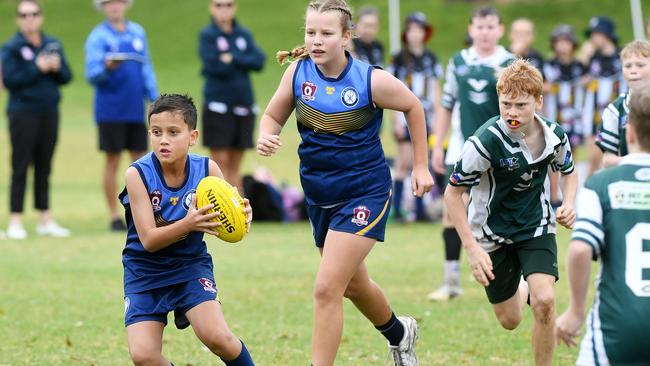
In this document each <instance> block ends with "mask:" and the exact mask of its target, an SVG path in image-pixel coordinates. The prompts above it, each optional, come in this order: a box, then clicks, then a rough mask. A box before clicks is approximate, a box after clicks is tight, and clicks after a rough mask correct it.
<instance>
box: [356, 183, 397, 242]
mask: <svg viewBox="0 0 650 366" xmlns="http://www.w3.org/2000/svg"><path fill="white" fill-rule="evenodd" d="M392 195H393V191H391V192H390V193H389V194H388V199H387V200H386V203H384V209H383V210H381V212H380V213H379V216H377V218H376V219H375V220H374V221H373V222H371V223H370V224H368V226H366V227H364V228H363V229H361V230H359V231H357V232H356V233H354V234H355V235H364V234H365V233H367V232H368V231H369V230H370V229H372V228H373V227H375V225H377V223H378V222H379V220H381V218H382V217H384V215H385V214H386V209H387V208H388V204H389V203H390V197H391V196H392Z"/></svg>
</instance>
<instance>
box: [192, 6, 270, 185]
mask: <svg viewBox="0 0 650 366" xmlns="http://www.w3.org/2000/svg"><path fill="white" fill-rule="evenodd" d="M236 12H237V4H236V2H235V1H234V0H211V1H210V14H211V15H212V17H211V19H210V24H208V26H206V27H205V28H203V30H201V34H200V37H199V55H200V57H201V62H202V67H201V75H203V77H204V78H205V84H204V86H203V113H202V122H203V145H204V146H206V147H208V148H209V149H210V158H211V159H212V160H214V161H215V162H217V164H218V165H219V167H220V168H221V171H222V172H223V175H224V177H225V179H226V180H227V181H228V182H229V183H230V184H232V185H234V186H237V187H238V188H239V191H240V192H241V191H242V189H241V188H242V182H241V177H240V175H239V168H240V166H241V162H242V159H243V157H244V150H245V149H250V148H252V147H253V130H254V128H255V115H256V113H257V106H256V105H255V101H254V96H253V88H252V84H251V80H250V76H249V74H250V72H251V71H260V70H262V68H263V67H264V61H265V59H266V56H265V55H264V53H263V52H262V50H261V49H260V48H259V47H258V46H257V45H256V44H255V41H254V40H253V36H252V35H251V33H250V31H248V29H246V28H244V27H242V26H241V25H240V24H239V23H238V22H237V20H236V19H235V13H236Z"/></svg>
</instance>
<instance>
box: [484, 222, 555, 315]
mask: <svg viewBox="0 0 650 366" xmlns="http://www.w3.org/2000/svg"><path fill="white" fill-rule="evenodd" d="M490 259H492V267H493V273H494V280H492V281H490V285H489V286H488V287H486V288H485V292H486V293H487V296H488V299H489V300H490V303H492V304H498V303H501V302H504V301H506V300H508V299H509V298H511V297H512V296H514V294H515V293H516V292H517V288H518V287H519V280H520V278H521V275H522V274H523V276H524V279H525V278H527V277H528V275H529V274H531V273H546V274H550V275H552V276H555V281H557V280H558V279H559V273H558V268H557V244H556V243H555V234H546V235H542V236H538V237H535V238H532V239H528V240H525V241H520V242H517V243H514V244H508V245H503V246H501V247H500V248H499V249H497V250H495V251H493V252H492V253H490Z"/></svg>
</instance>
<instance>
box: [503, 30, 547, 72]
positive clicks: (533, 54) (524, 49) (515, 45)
mask: <svg viewBox="0 0 650 366" xmlns="http://www.w3.org/2000/svg"><path fill="white" fill-rule="evenodd" d="M534 42H535V24H534V23H533V22H532V21H531V20H530V19H527V18H518V19H515V21H513V22H512V24H511V25H510V52H512V53H513V54H514V55H515V56H519V57H521V58H523V59H525V60H528V61H529V62H530V63H531V64H532V65H533V66H535V67H536V68H537V70H539V72H542V68H543V67H544V57H542V55H541V54H540V53H539V52H537V51H535V50H534V49H533V48H532V46H533V43H534Z"/></svg>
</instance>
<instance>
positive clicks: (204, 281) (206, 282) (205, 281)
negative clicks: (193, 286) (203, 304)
mask: <svg viewBox="0 0 650 366" xmlns="http://www.w3.org/2000/svg"><path fill="white" fill-rule="evenodd" d="M199 282H200V283H201V285H203V290H204V291H207V292H212V293H213V294H216V293H217V288H216V287H215V285H214V282H212V280H210V279H209V278H205V277H203V278H199Z"/></svg>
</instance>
